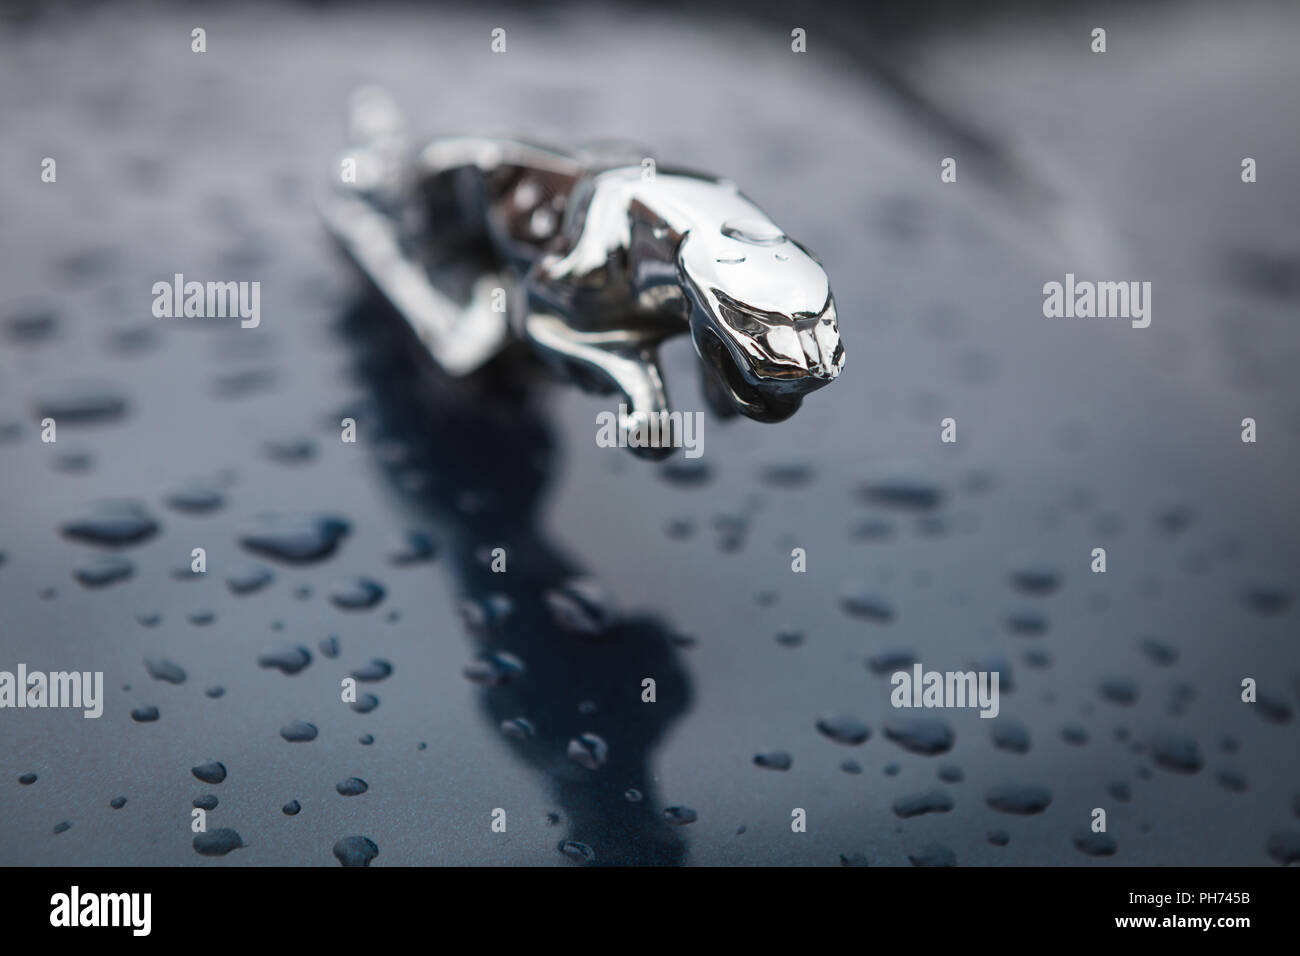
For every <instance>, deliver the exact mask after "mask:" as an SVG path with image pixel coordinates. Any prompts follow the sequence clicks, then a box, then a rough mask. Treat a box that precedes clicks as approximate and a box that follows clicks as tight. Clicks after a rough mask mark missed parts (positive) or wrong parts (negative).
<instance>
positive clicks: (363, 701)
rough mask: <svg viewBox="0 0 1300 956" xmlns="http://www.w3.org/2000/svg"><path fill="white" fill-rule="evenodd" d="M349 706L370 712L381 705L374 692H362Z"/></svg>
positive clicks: (359, 712)
mask: <svg viewBox="0 0 1300 956" xmlns="http://www.w3.org/2000/svg"><path fill="white" fill-rule="evenodd" d="M348 706H349V707H351V708H352V709H353V710H354V711H356V712H357V713H358V714H368V713H370V712H371V711H372V710H374V709H375V708H376V707H378V706H379V698H378V697H376V696H375V695H374V694H362V695H361V696H360V697H358V698H357V699H356V700H354V701H353V702H352V703H351V704H349V705H348ZM421 749H423V748H421Z"/></svg>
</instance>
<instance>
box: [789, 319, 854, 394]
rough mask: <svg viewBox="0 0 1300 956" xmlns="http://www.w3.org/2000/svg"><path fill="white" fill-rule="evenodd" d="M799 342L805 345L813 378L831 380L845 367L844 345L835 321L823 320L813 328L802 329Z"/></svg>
mask: <svg viewBox="0 0 1300 956" xmlns="http://www.w3.org/2000/svg"><path fill="white" fill-rule="evenodd" d="M799 344H800V345H801V346H802V347H803V353H804V358H805V360H806V361H807V364H808V374H809V376H810V377H811V378H813V379H816V380H818V381H820V382H829V381H830V380H831V379H833V378H835V377H836V376H838V375H839V374H840V371H841V369H843V368H844V347H843V346H842V345H841V344H840V336H839V332H838V331H837V330H836V328H835V325H834V323H832V322H826V321H821V322H818V323H817V324H816V325H815V326H814V327H813V328H810V329H802V330H801V331H800V332H799Z"/></svg>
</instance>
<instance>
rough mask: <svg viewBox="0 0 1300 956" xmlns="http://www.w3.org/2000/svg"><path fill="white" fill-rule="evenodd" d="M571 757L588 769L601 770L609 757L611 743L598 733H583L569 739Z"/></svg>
mask: <svg viewBox="0 0 1300 956" xmlns="http://www.w3.org/2000/svg"><path fill="white" fill-rule="evenodd" d="M567 753H568V755H569V759H570V760H572V761H574V762H575V763H577V764H578V765H579V766H583V767H586V768H587V769H588V770H599V769H600V768H601V767H603V766H604V765H605V761H606V760H608V759H609V744H607V743H605V740H604V738H602V737H600V736H599V735H597V734H582V735H581V736H578V737H574V738H573V739H572V740H570V741H569V748H568V751H567Z"/></svg>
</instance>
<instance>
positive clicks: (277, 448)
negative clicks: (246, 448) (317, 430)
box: [262, 437, 316, 465]
mask: <svg viewBox="0 0 1300 956" xmlns="http://www.w3.org/2000/svg"><path fill="white" fill-rule="evenodd" d="M262 452H263V454H265V455H266V457H267V458H268V459H270V460H271V461H273V462H275V463H276V464H277V465H302V464H306V463H307V462H309V461H311V460H312V459H314V458H315V457H316V442H315V441H313V440H312V439H310V438H302V437H290V438H273V439H271V440H270V441H268V442H266V443H265V444H263V445H262Z"/></svg>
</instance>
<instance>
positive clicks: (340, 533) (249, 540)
mask: <svg viewBox="0 0 1300 956" xmlns="http://www.w3.org/2000/svg"><path fill="white" fill-rule="evenodd" d="M351 530H352V529H351V527H350V526H349V525H348V523H347V522H346V521H344V520H343V519H342V518H338V517H334V516H331V515H305V514H269V515H263V516H261V518H260V519H259V520H258V527H257V528H256V529H255V530H252V531H249V532H248V533H246V534H245V535H243V536H242V537H241V538H240V539H239V543H240V544H241V545H243V547H245V548H247V549H248V550H249V551H252V552H254V553H255V554H260V555H263V556H264V557H268V558H272V559H274V560H276V561H282V562H284V563H285V564H310V563H312V562H315V561H321V560H324V559H325V558H328V557H329V556H330V555H332V554H333V553H334V551H335V549H336V548H337V547H338V543H339V541H341V540H342V539H343V538H344V537H345V536H346V535H347V534H348V533H349V532H350V531H351Z"/></svg>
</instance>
